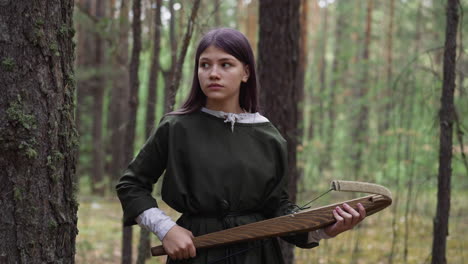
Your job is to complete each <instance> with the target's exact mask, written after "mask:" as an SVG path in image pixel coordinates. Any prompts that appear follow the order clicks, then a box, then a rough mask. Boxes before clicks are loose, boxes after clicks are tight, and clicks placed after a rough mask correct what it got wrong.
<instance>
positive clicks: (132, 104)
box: [122, 0, 141, 264]
mask: <svg viewBox="0 0 468 264" xmlns="http://www.w3.org/2000/svg"><path fill="white" fill-rule="evenodd" d="M132 11H133V24H132V32H133V48H132V57H131V60H130V71H129V77H130V83H129V88H130V89H129V91H130V94H129V97H128V99H129V101H128V126H127V129H126V133H125V161H126V163H128V162H130V160H131V159H132V158H133V155H134V153H133V147H134V140H135V130H136V115H137V109H138V86H139V83H140V81H139V79H138V69H139V66H140V60H139V58H140V51H141V0H133V7H132ZM132 233H133V232H132V227H131V226H127V227H124V228H123V238H122V239H123V242H122V264H130V263H131V262H132Z"/></svg>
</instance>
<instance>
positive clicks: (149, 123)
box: [137, 0, 162, 264]
mask: <svg viewBox="0 0 468 264" xmlns="http://www.w3.org/2000/svg"><path fill="white" fill-rule="evenodd" d="M161 6H162V0H156V10H155V14H154V39H153V45H154V46H153V58H152V63H151V69H150V73H149V75H150V78H149V83H148V101H147V105H146V129H145V130H146V137H149V136H150V133H151V130H152V129H153V128H154V127H155V119H156V118H155V111H156V102H157V91H158V75H159V68H160V67H159V66H160V64H159V51H160V49H161V47H160V44H161V27H162V24H161ZM150 235H151V233H150V232H149V231H148V230H146V229H145V228H141V229H140V242H139V246H138V258H137V263H138V264H143V263H145V261H146V259H148V258H149V257H151V255H150V247H151V245H150V242H151V239H150Z"/></svg>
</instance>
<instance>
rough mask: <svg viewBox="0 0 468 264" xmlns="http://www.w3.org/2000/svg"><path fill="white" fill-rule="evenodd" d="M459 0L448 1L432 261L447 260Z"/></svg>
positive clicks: (434, 263) (443, 262)
mask: <svg viewBox="0 0 468 264" xmlns="http://www.w3.org/2000/svg"><path fill="white" fill-rule="evenodd" d="M458 8H459V2H458V0H448V1H447V24H446V31H445V50H444V75H443V76H444V77H443V86H442V96H441V100H440V103H441V108H440V112H439V122H440V141H439V144H440V146H439V147H440V149H439V175H438V191H437V212H436V217H435V219H434V240H433V244H432V264H445V263H447V260H446V257H445V255H446V246H447V236H448V219H449V214H450V178H451V176H452V136H453V123H454V117H455V106H454V90H455V60H456V53H457V27H458V12H459V11H458Z"/></svg>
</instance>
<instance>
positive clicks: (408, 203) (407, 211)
mask: <svg viewBox="0 0 468 264" xmlns="http://www.w3.org/2000/svg"><path fill="white" fill-rule="evenodd" d="M421 11H422V1H419V4H418V11H417V15H416V34H415V39H414V40H415V45H414V52H413V53H414V54H419V51H420V39H421V26H420V25H421V23H422V21H421V20H422V19H421V18H422V13H421ZM410 98H411V99H410V107H411V111H410V114H409V116H408V117H407V122H408V123H407V125H406V127H407V129H408V130H410V129H412V127H411V124H412V120H413V116H414V111H415V99H416V91H414V90H413V89H411V91H410ZM411 141H412V140H411V138H410V137H407V142H406V144H405V145H406V146H407V151H406V153H407V154H406V157H405V160H414V158H412V157H411V153H410V152H411V146H413V145H415V144H417V142H411ZM415 166H416V164H414V163H412V164H411V168H410V173H409V175H408V184H407V198H406V205H405V216H404V219H405V232H404V234H405V236H404V242H403V263H404V264H406V263H408V251H409V249H408V248H409V235H410V219H412V218H411V217H410V214H411V212H412V210H411V205H412V197H413V191H414V176H415V174H416V173H415V171H414V170H415V169H414V168H415Z"/></svg>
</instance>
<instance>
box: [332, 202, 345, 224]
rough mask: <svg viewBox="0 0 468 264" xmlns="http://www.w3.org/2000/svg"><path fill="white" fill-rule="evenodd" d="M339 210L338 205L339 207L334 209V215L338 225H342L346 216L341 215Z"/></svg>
mask: <svg viewBox="0 0 468 264" xmlns="http://www.w3.org/2000/svg"><path fill="white" fill-rule="evenodd" d="M337 210H338V207H337V209H335V210H333V216H334V217H335V219H336V225H337V226H340V227H341V226H342V225H343V224H344V218H343V217H341V215H340V214H339V213H338V211H337Z"/></svg>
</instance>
